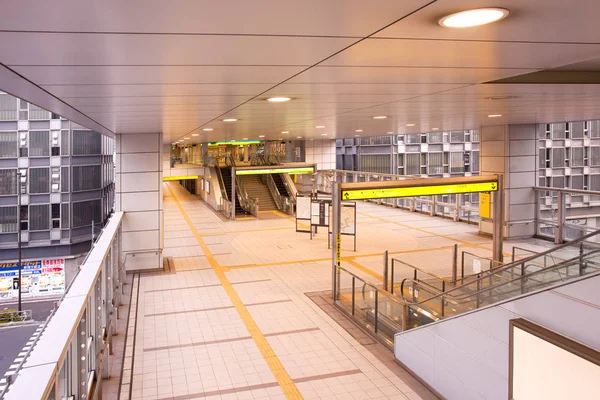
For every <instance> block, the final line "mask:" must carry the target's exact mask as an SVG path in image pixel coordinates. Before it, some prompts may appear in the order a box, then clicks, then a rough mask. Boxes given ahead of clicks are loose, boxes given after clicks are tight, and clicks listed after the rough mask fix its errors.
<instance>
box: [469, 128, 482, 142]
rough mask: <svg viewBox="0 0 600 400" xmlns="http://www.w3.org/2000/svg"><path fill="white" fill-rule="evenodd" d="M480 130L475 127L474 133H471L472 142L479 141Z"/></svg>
mask: <svg viewBox="0 0 600 400" xmlns="http://www.w3.org/2000/svg"><path fill="white" fill-rule="evenodd" d="M479 140H480V139H479V130H477V129H475V130H474V131H473V132H472V134H471V141H472V142H479Z"/></svg>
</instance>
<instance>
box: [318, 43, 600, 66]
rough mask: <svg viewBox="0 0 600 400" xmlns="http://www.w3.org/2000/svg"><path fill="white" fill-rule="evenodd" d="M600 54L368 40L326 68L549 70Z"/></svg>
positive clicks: (530, 46) (581, 48)
mask: <svg viewBox="0 0 600 400" xmlns="http://www.w3.org/2000/svg"><path fill="white" fill-rule="evenodd" d="M599 52H600V45H581V44H568V45H567V44H538V43H507V42H474V41H470V42H469V41H465V42H461V41H434V40H405V39H367V40H364V41H362V42H361V43H358V44H357V45H355V46H353V47H351V48H350V49H348V50H346V51H344V52H342V53H340V54H338V55H336V56H334V57H332V58H330V59H329V60H327V61H326V62H325V63H323V64H322V65H332V66H334V65H343V66H348V65H353V66H372V65H377V66H402V67H413V68H423V67H434V68H444V67H453V68H533V69H547V68H553V67H557V66H561V65H564V64H565V63H568V62H577V61H580V60H587V59H589V58H590V57H594V56H595V55H597V54H598V53H599Z"/></svg>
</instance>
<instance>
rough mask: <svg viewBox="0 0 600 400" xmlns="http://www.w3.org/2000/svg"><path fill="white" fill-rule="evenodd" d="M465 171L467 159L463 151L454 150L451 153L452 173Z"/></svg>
mask: <svg viewBox="0 0 600 400" xmlns="http://www.w3.org/2000/svg"><path fill="white" fill-rule="evenodd" d="M460 172H465V159H464V155H463V152H462V151H460V152H458V151H457V152H452V153H450V173H452V174H455V173H460Z"/></svg>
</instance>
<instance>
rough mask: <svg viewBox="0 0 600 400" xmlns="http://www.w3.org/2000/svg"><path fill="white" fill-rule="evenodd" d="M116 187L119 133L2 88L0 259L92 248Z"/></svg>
mask: <svg viewBox="0 0 600 400" xmlns="http://www.w3.org/2000/svg"><path fill="white" fill-rule="evenodd" d="M114 191H115V189H114V139H113V138H111V137H109V136H105V135H102V134H100V133H97V132H94V131H91V130H89V129H86V128H85V127H82V126H79V125H77V124H75V123H73V122H71V121H68V120H66V119H64V118H62V117H60V116H59V115H56V114H53V113H51V112H49V111H46V110H44V109H41V108H39V107H37V106H35V105H33V104H30V103H27V102H26V101H23V100H20V99H17V98H15V97H13V96H11V95H9V94H6V93H1V92H0V255H1V256H0V259H3V260H12V259H16V257H17V237H18V233H17V232H18V228H19V226H20V228H21V245H22V252H23V253H22V257H23V259H35V258H40V257H41V258H43V257H46V256H49V257H65V256H70V255H75V254H80V253H82V252H84V253H85V252H87V251H88V250H89V247H90V241H91V238H92V229H93V230H94V231H95V233H98V232H99V231H100V229H101V227H102V225H103V224H104V222H105V221H106V219H107V218H108V216H109V214H110V213H111V212H112V210H113V205H114ZM19 204H20V206H19Z"/></svg>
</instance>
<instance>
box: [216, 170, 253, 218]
mask: <svg viewBox="0 0 600 400" xmlns="http://www.w3.org/2000/svg"><path fill="white" fill-rule="evenodd" d="M219 170H220V172H221V179H222V180H223V188H224V189H225V193H226V194H227V200H229V201H231V167H220V168H219ZM236 197H237V196H236ZM235 214H236V215H238V214H247V212H246V210H244V209H243V208H242V205H241V204H240V202H239V201H238V200H237V199H236V202H235Z"/></svg>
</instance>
